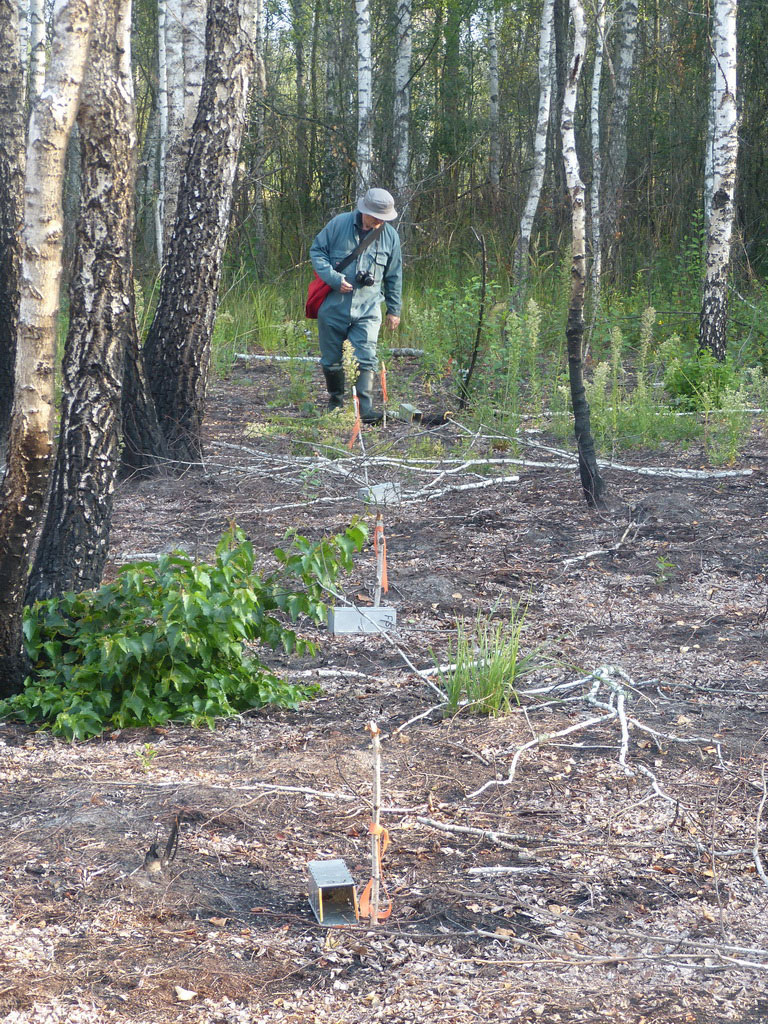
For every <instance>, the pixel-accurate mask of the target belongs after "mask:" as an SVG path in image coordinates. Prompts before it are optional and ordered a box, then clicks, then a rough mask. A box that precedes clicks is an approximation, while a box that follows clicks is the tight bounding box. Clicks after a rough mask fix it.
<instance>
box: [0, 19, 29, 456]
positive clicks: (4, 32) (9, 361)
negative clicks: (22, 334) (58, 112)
mask: <svg viewBox="0 0 768 1024" xmlns="http://www.w3.org/2000/svg"><path fill="white" fill-rule="evenodd" d="M23 66H24V64H23V61H22V59H21V51H20V41H19V21H18V6H17V2H16V0H0V111H2V116H1V117H0V463H2V462H3V461H4V458H5V450H6V446H7V443H8V430H9V428H10V423H11V407H12V405H13V377H14V363H15V361H16V331H17V329H18V322H19V267H20V261H21V245H20V239H21V226H22V219H23V209H24V156H25V154H24V131H25V127H24V126H25V120H26V119H25V116H24V78H23Z"/></svg>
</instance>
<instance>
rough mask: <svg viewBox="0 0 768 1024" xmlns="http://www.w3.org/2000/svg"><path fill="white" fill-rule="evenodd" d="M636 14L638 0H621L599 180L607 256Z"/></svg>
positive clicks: (621, 164)
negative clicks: (603, 170)
mask: <svg viewBox="0 0 768 1024" xmlns="http://www.w3.org/2000/svg"><path fill="white" fill-rule="evenodd" d="M637 16H638V0H623V3H622V5H621V8H620V9H619V12H618V20H617V25H618V42H617V50H616V58H615V90H614V94H613V100H612V102H611V105H610V107H609V110H608V116H607V119H606V121H607V123H606V140H605V147H604V148H605V154H606V159H605V175H604V179H603V183H602V228H603V230H602V235H603V239H604V246H603V248H604V250H605V254H606V256H607V257H608V258H609V259H612V257H613V254H614V252H615V249H616V243H617V241H618V239H619V237H620V230H621V227H620V218H621V200H622V190H623V187H624V174H625V171H626V167H627V114H628V111H629V96H630V86H631V83H632V69H633V67H634V62H635V50H636V48H637Z"/></svg>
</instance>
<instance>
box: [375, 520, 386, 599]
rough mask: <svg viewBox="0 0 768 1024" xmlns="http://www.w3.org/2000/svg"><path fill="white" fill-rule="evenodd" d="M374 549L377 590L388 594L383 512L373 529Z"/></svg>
mask: <svg viewBox="0 0 768 1024" xmlns="http://www.w3.org/2000/svg"><path fill="white" fill-rule="evenodd" d="M373 550H374V553H375V555H376V589H377V591H379V590H383V591H384V593H385V594H386V593H387V592H388V591H389V578H388V577H387V538H386V537H385V536H384V517H383V516H382V514H381V513H379V514H378V515H377V516H376V526H375V528H374V531H373Z"/></svg>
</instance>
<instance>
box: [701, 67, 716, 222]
mask: <svg viewBox="0 0 768 1024" xmlns="http://www.w3.org/2000/svg"><path fill="white" fill-rule="evenodd" d="M716 92H717V59H716V57H715V54H714V53H713V54H712V56H711V58H710V61H709V105H708V107H707V143H706V149H705V151H704V230H705V231H709V217H710V213H711V212H712V211H711V207H710V203H709V197H710V196H711V195H712V194H713V193H714V191H715V189H714V181H715V109H716V102H717V99H716Z"/></svg>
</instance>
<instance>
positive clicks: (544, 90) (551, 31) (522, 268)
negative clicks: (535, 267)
mask: <svg viewBox="0 0 768 1024" xmlns="http://www.w3.org/2000/svg"><path fill="white" fill-rule="evenodd" d="M554 17H555V0H544V6H543V8H542V11H541V26H540V29H539V109H538V113H537V116H536V136H535V139H534V148H533V172H532V174H531V180H530V183H529V185H528V196H527V198H526V201H525V209H524V210H523V216H522V217H521V219H520V230H519V233H518V236H517V246H516V247H515V273H514V277H515V290H514V298H513V303H512V304H513V306H515V307H516V308H517V309H522V308H523V306H524V305H525V297H526V292H527V290H528V276H529V271H530V262H529V251H530V247H531V234H532V233H533V222H534V218H535V217H536V211H537V210H538V208H539V199H540V198H541V186H542V185H543V183H544V171H545V168H546V164H547V134H548V132H549V116H550V107H551V103H552V86H553V79H554V70H555V62H554V59H553V58H554V51H555V25H554Z"/></svg>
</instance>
